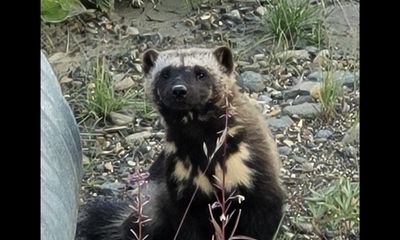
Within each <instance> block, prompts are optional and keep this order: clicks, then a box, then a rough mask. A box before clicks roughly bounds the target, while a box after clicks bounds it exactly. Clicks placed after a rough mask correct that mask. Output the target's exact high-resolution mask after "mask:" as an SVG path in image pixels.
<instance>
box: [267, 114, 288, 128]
mask: <svg viewBox="0 0 400 240" xmlns="http://www.w3.org/2000/svg"><path fill="white" fill-rule="evenodd" d="M267 123H268V126H269V127H270V128H271V129H272V130H278V129H281V128H287V127H290V126H291V125H292V124H293V123H294V122H293V120H292V119H291V118H290V117H289V116H282V117H280V118H278V117H271V118H269V119H267Z"/></svg>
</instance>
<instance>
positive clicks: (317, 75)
mask: <svg viewBox="0 0 400 240" xmlns="http://www.w3.org/2000/svg"><path fill="white" fill-rule="evenodd" d="M307 80H308V81H314V82H320V81H321V80H322V71H321V70H316V71H314V72H312V73H310V74H309V75H308V77H307Z"/></svg>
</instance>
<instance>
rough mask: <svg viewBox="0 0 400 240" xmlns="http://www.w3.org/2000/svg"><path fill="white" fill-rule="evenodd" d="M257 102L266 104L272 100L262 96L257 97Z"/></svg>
mask: <svg viewBox="0 0 400 240" xmlns="http://www.w3.org/2000/svg"><path fill="white" fill-rule="evenodd" d="M257 101H260V102H263V103H265V104H268V103H270V102H271V101H272V98H271V97H270V96H268V95H265V94H262V95H260V96H258V98H257Z"/></svg>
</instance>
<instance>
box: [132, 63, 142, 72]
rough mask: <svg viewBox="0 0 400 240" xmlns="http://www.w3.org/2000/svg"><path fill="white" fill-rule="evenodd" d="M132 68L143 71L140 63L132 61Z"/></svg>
mask: <svg viewBox="0 0 400 240" xmlns="http://www.w3.org/2000/svg"><path fill="white" fill-rule="evenodd" d="M133 68H134V69H135V70H136V72H138V73H140V74H142V73H143V69H142V65H140V64H138V63H134V64H133Z"/></svg>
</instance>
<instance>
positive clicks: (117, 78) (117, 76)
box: [112, 73, 125, 82]
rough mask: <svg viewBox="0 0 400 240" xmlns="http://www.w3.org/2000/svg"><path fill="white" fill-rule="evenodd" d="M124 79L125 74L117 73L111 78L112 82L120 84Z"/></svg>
mask: <svg viewBox="0 0 400 240" xmlns="http://www.w3.org/2000/svg"><path fill="white" fill-rule="evenodd" d="M124 77H125V73H118V74H114V75H113V76H112V79H113V81H114V82H120V81H121V80H122V79H124Z"/></svg>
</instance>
